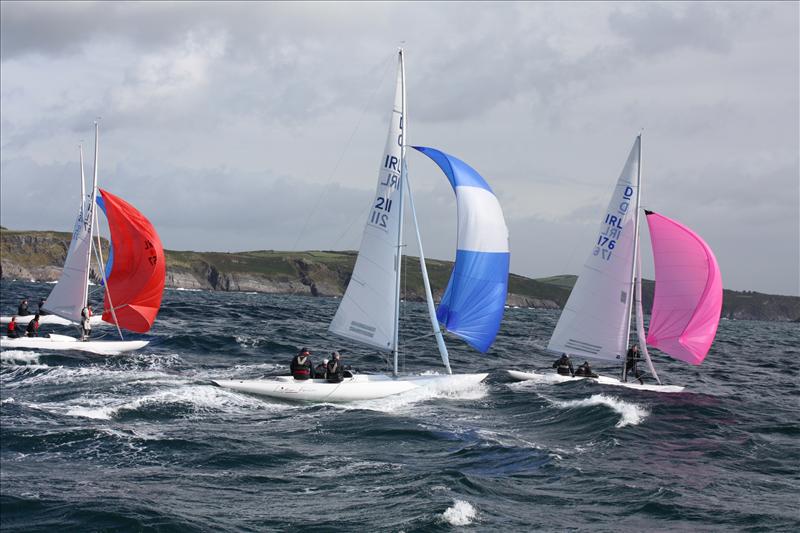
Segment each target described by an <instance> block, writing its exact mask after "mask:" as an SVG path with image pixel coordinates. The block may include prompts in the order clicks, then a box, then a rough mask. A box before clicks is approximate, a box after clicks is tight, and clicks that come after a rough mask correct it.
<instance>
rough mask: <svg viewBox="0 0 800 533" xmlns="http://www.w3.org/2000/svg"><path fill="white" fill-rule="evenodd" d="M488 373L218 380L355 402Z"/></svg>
mask: <svg viewBox="0 0 800 533" xmlns="http://www.w3.org/2000/svg"><path fill="white" fill-rule="evenodd" d="M487 375H488V374H445V375H437V374H431V375H421V376H419V375H418V376H404V377H400V378H394V377H392V376H387V375H383V374H357V375H355V376H354V377H352V378H345V379H344V381H342V382H341V383H328V382H327V381H325V380H324V379H309V380H302V381H301V380H296V379H294V378H292V377H291V376H279V377H275V378H271V379H249V380H247V379H246V380H214V381H212V383H214V384H215V385H217V386H219V387H223V388H226V389H231V390H235V391H237V392H245V393H248V394H257V395H259V396H268V397H270V398H277V399H280V400H290V401H308V402H354V401H359V400H376V399H379V398H386V397H387V396H394V395H396V394H402V393H404V392H408V391H411V390H414V389H417V388H421V387H437V388H442V389H461V388H467V387H470V386H474V385H477V384H478V383H480V382H481V381H483V380H484V379H486V376H487Z"/></svg>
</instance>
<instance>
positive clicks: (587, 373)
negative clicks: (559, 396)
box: [575, 361, 597, 378]
mask: <svg viewBox="0 0 800 533" xmlns="http://www.w3.org/2000/svg"><path fill="white" fill-rule="evenodd" d="M575 376H576V377H577V376H580V377H584V378H596V377H597V374H595V373H594V372H592V367H591V365H590V364H589V361H584V362H583V364H582V365H581V366H579V367H578V369H577V370H575Z"/></svg>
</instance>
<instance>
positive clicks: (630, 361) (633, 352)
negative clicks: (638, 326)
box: [623, 344, 644, 385]
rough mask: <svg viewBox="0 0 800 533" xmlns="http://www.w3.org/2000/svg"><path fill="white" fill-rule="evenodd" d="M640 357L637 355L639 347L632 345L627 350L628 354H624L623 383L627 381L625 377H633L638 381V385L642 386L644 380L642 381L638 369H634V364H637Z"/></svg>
mask: <svg viewBox="0 0 800 533" xmlns="http://www.w3.org/2000/svg"><path fill="white" fill-rule="evenodd" d="M640 358H641V356H640V355H639V345H638V344H632V345H631V347H630V348H629V349H628V353H627V354H625V377H626V379H625V380H623V381H627V376H633V377H634V378H636V379H638V380H639V383H641V384H642V385H644V380H643V379H642V377H641V376H642V375H641V373H640V372H639V369H638V368H637V367H636V364H637V363H638V362H639V359H640Z"/></svg>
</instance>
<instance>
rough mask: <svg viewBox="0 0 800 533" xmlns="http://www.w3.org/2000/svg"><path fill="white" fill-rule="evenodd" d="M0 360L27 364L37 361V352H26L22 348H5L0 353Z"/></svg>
mask: <svg viewBox="0 0 800 533" xmlns="http://www.w3.org/2000/svg"><path fill="white" fill-rule="evenodd" d="M0 361H2V362H3V363H11V364H13V363H23V364H26V365H29V364H32V363H38V362H39V354H38V353H37V352H28V351H24V350H5V351H4V352H2V353H0Z"/></svg>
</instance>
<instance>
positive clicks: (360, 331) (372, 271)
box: [329, 55, 404, 351]
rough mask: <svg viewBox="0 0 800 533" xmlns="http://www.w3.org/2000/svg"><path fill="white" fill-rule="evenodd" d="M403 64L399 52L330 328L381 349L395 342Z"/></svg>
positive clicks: (401, 172)
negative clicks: (384, 130)
mask: <svg viewBox="0 0 800 533" xmlns="http://www.w3.org/2000/svg"><path fill="white" fill-rule="evenodd" d="M402 68H403V65H402V55H401V56H400V64H399V67H398V72H397V87H396V91H395V99H394V108H393V109H392V118H391V122H390V124H389V135H388V137H387V139H386V149H385V150H384V154H383V157H382V158H381V166H380V171H379V172H378V186H377V189H376V191H375V198H374V199H373V201H372V208H371V209H370V213H369V217H368V218H367V223H366V226H365V227H364V235H363V237H362V238H361V246H360V247H359V251H358V258H357V259H356V264H355V267H354V268H353V274H352V276H351V278H350V283H349V284H348V285H347V290H346V291H345V294H344V296H343V297H342V302H341V303H340V304H339V309H338V310H337V311H336V315H335V316H334V317H333V321H332V322H331V325H330V327H329V330H330V331H331V332H332V333H335V334H337V335H341V336H343V337H346V338H348V339H352V340H355V341H358V342H361V343H364V344H367V345H369V346H373V347H375V348H378V349H381V350H385V351H392V350H394V349H395V348H396V345H397V336H396V327H397V320H398V298H399V278H398V275H397V274H398V267H399V261H398V259H399V256H398V254H399V253H400V248H399V243H400V236H401V231H402V216H401V215H402V202H403V198H402V176H403V171H402V159H403V158H402V151H403V100H404V99H403V91H404V87H403V72H402Z"/></svg>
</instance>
